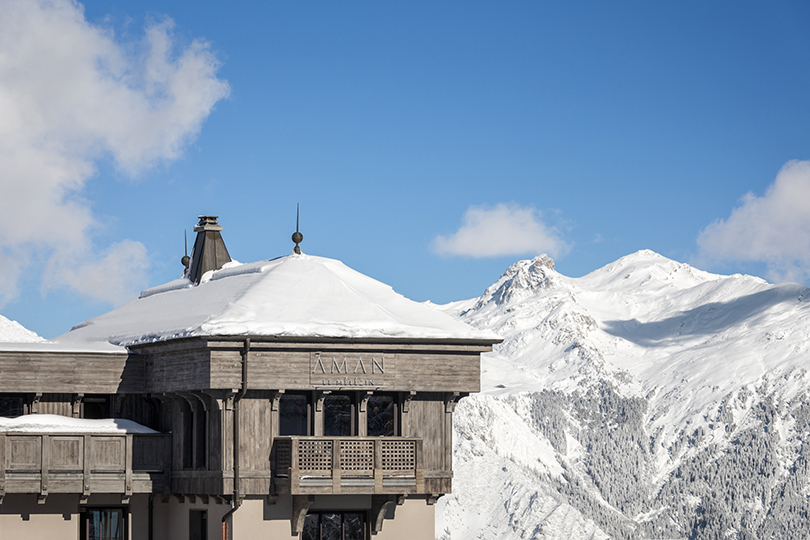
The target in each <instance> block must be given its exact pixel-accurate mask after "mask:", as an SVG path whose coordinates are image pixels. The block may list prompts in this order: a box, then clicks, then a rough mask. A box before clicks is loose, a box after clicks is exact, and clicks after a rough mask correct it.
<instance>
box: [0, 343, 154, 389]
mask: <svg viewBox="0 0 810 540" xmlns="http://www.w3.org/2000/svg"><path fill="white" fill-rule="evenodd" d="M0 373H2V374H3V377H1V378H0V392H8V393H11V392H31V393H37V392H39V393H43V394H44V393H60V392H63V393H84V394H115V393H117V392H123V393H129V392H143V391H144V384H143V383H144V372H143V358H142V357H140V356H139V355H127V354H125V353H121V354H101V353H98V354H94V353H56V352H31V351H26V352H14V351H0Z"/></svg>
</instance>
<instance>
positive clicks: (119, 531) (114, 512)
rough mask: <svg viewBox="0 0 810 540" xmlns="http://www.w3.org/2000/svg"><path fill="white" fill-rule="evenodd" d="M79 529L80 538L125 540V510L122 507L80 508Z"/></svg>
mask: <svg viewBox="0 0 810 540" xmlns="http://www.w3.org/2000/svg"><path fill="white" fill-rule="evenodd" d="M79 529H80V530H79V535H80V538H81V539H82V540H126V538H127V534H126V533H127V510H126V508H124V507H97V508H91V507H87V508H82V509H81V522H80V525H79Z"/></svg>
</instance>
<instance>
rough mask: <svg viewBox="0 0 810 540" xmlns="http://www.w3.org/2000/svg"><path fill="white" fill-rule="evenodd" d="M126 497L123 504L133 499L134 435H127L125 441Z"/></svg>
mask: <svg viewBox="0 0 810 540" xmlns="http://www.w3.org/2000/svg"><path fill="white" fill-rule="evenodd" d="M124 443H125V444H124V497H123V500H122V501H121V502H125V503H126V502H129V498H130V497H132V452H133V450H134V448H133V446H132V434H131V433H127V434H126V435H125V439H124Z"/></svg>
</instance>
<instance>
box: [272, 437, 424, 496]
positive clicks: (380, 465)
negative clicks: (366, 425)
mask: <svg viewBox="0 0 810 540" xmlns="http://www.w3.org/2000/svg"><path fill="white" fill-rule="evenodd" d="M274 455H275V470H274V482H275V485H276V490H277V491H278V492H279V493H291V494H293V495H304V494H313V495H314V494H338V493H362V494H397V493H415V494H418V493H424V492H425V480H424V467H423V465H422V439H417V438H410V437H277V438H276V440H275V443H274Z"/></svg>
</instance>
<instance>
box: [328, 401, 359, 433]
mask: <svg viewBox="0 0 810 540" xmlns="http://www.w3.org/2000/svg"><path fill="white" fill-rule="evenodd" d="M323 434H324V435H325V436H327V437H344V436H350V435H353V433H352V400H351V398H349V396H326V399H325V400H324V402H323Z"/></svg>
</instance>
